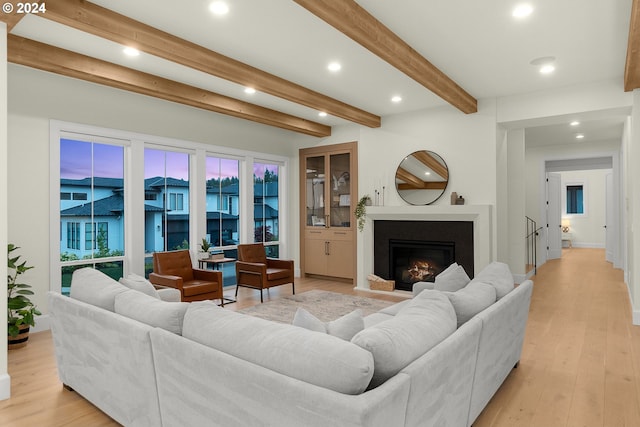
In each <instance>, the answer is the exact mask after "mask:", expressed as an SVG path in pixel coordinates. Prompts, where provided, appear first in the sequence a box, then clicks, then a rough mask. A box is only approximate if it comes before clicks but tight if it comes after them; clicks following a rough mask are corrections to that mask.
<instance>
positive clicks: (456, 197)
mask: <svg viewBox="0 0 640 427" xmlns="http://www.w3.org/2000/svg"><path fill="white" fill-rule="evenodd" d="M457 200H458V193H456V192H455V191H452V192H451V204H452V205H455V204H457V203H456V201H457Z"/></svg>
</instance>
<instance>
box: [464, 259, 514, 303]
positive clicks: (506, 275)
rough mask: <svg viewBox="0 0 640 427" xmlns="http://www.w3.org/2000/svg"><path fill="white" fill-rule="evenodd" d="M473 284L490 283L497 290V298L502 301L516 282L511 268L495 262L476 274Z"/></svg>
mask: <svg viewBox="0 0 640 427" xmlns="http://www.w3.org/2000/svg"><path fill="white" fill-rule="evenodd" d="M472 282H482V283H488V284H489V285H491V286H493V287H494V288H496V297H497V299H500V298H502V297H504V296H505V295H506V294H508V293H509V292H511V291H512V290H513V288H514V287H515V281H514V280H513V275H512V274H511V269H509V266H508V265H507V264H505V263H503V262H497V261H494V262H492V263H491V264H489V265H488V266H486V267H485V268H483V269H482V271H480V273H478V274H476V277H474V278H473V280H472Z"/></svg>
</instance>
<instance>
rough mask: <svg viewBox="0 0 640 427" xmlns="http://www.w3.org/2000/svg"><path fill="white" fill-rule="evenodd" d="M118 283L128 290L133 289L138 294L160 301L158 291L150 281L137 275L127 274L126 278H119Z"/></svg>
mask: <svg viewBox="0 0 640 427" xmlns="http://www.w3.org/2000/svg"><path fill="white" fill-rule="evenodd" d="M118 281H119V282H120V283H122V284H123V285H125V286H126V287H127V288H129V289H133V290H136V291H138V292H142V293H143V294H146V295H149V296H150V297H154V298H157V299H160V295H158V291H156V288H155V287H154V286H153V285H152V284H151V282H150V281H148V280H147V279H145V278H144V277H142V276H138V275H137V274H129V275H128V276H127V277H121V278H120V279H119V280H118Z"/></svg>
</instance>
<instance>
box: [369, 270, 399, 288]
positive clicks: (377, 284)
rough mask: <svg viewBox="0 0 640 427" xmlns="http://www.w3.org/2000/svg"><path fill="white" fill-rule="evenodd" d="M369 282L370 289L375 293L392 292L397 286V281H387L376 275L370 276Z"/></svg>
mask: <svg viewBox="0 0 640 427" xmlns="http://www.w3.org/2000/svg"><path fill="white" fill-rule="evenodd" d="M367 280H368V281H369V289H371V290H373V291H387V292H392V291H393V289H394V287H395V284H396V282H395V280H386V279H383V278H382V277H380V276H376V275H375V274H369V275H368V276H367Z"/></svg>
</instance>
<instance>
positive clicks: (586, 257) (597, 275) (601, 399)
mask: <svg viewBox="0 0 640 427" xmlns="http://www.w3.org/2000/svg"><path fill="white" fill-rule="evenodd" d="M604 256H605V254H604V250H602V249H584V248H571V249H564V250H563V256H562V259H559V260H553V261H549V262H547V263H546V264H545V265H543V266H542V267H541V268H539V269H538V273H537V275H536V276H534V277H533V280H534V283H535V284H534V289H533V295H532V299H531V308H530V312H529V321H528V324H527V331H526V334H525V342H524V347H523V350H522V357H521V360H520V365H519V367H518V368H517V369H514V370H513V371H512V372H511V373H510V374H509V376H508V377H507V379H506V380H505V383H504V384H503V386H502V387H501V388H500V389H499V390H498V392H497V393H496V395H495V396H494V397H493V399H492V400H491V401H490V402H489V404H488V405H487V407H486V408H485V410H484V411H483V412H482V413H481V414H480V416H479V417H478V419H477V420H476V422H475V423H474V427H488V426H491V427H578V426H583V427H625V426H629V427H638V426H640V326H633V325H632V324H631V308H630V304H629V295H628V291H627V288H626V285H625V283H624V281H623V275H622V272H621V271H620V270H616V269H613V268H612V266H611V264H609V263H607V262H606V261H605V260H604ZM311 289H323V290H327V291H332V292H340V293H345V294H351V295H354V294H355V295H360V296H369V297H375V298H380V299H386V300H391V301H399V300H402V299H403V298H401V297H397V296H390V295H386V294H372V293H370V292H365V291H356V290H354V289H353V284H351V283H345V282H338V281H331V280H325V279H322V278H316V277H310V278H300V279H297V281H296V291H297V292H296V293H302V292H305V291H307V290H311ZM226 293H227V294H230V295H233V291H231V292H229V291H227V292H226ZM286 295H291V287H290V286H278V287H276V288H273V289H271V290H270V291H269V292H266V291H265V293H264V297H265V301H269V300H273V299H278V298H281V297H283V296H286ZM259 303H260V293H259V292H258V291H254V290H252V289H248V288H241V289H240V290H239V292H238V302H237V303H234V304H228V305H226V308H227V309H229V310H239V309H242V308H246V307H250V306H252V305H255V304H259ZM9 374H10V375H11V396H12V397H11V398H10V399H8V400H5V401H0V427H5V426H6V427H23V426H24V427H33V426H38V427H57V426H60V427H63V426H64V427H69V426H71V427H86V426H91V427H102V426H105V427H106V426H117V425H118V423H116V422H115V421H113V420H112V419H111V418H109V417H108V416H107V415H105V414H104V413H102V412H101V411H100V410H98V409H97V408H96V407H94V406H93V405H92V404H91V403H89V402H87V401H86V400H85V399H83V398H82V397H81V396H79V395H78V394H77V393H75V392H71V391H68V390H65V389H63V388H62V384H61V383H60V381H59V380H58V375H57V370H56V362H55V358H54V355H53V344H52V340H51V334H50V333H49V332H41V333H37V334H32V336H31V338H30V339H29V344H28V345H27V346H26V347H25V348H22V349H18V350H12V351H10V352H9Z"/></svg>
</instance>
